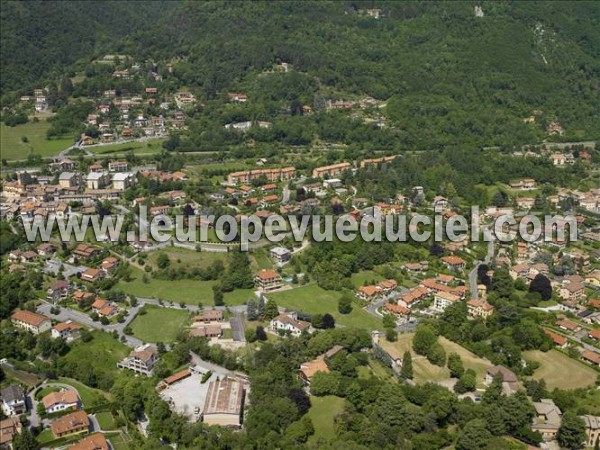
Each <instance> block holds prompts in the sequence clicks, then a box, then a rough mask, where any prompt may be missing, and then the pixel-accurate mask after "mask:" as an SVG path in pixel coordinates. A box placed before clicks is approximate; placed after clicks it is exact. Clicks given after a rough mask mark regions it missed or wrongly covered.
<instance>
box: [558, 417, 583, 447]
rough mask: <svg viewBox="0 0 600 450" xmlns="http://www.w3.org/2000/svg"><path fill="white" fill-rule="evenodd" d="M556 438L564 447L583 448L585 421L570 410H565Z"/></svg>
mask: <svg viewBox="0 0 600 450" xmlns="http://www.w3.org/2000/svg"><path fill="white" fill-rule="evenodd" d="M556 440H557V441H558V443H559V444H560V446H561V447H564V448H569V449H579V448H583V447H584V443H585V440H586V432H585V422H584V421H583V419H582V418H581V417H579V416H578V415H577V414H576V413H574V412H573V411H571V410H569V411H566V412H565V413H564V415H563V417H562V422H561V424H560V428H559V429H558V433H557V434H556Z"/></svg>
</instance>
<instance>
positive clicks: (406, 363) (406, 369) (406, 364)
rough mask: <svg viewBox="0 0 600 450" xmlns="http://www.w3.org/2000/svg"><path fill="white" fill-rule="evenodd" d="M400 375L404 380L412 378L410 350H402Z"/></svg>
mask: <svg viewBox="0 0 600 450" xmlns="http://www.w3.org/2000/svg"><path fill="white" fill-rule="evenodd" d="M400 376H401V377H402V378H404V379H405V380H412V378H413V366H412V356H411V354H410V352H408V351H407V352H404V356H403V357H402V369H400Z"/></svg>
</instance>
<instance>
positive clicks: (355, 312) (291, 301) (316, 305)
mask: <svg viewBox="0 0 600 450" xmlns="http://www.w3.org/2000/svg"><path fill="white" fill-rule="evenodd" d="M340 295H341V294H340V293H339V292H336V291H326V290H325V289H321V288H320V287H319V286H317V285H316V284H309V285H307V286H301V287H298V288H295V289H290V290H287V291H281V292H274V293H271V294H267V298H269V299H273V300H275V302H276V303H277V305H278V306H283V307H285V308H291V309H295V310H298V311H302V312H305V313H308V314H325V313H330V314H331V315H332V316H333V317H334V318H335V321H336V323H339V324H341V325H345V326H348V327H357V328H366V329H368V330H376V329H380V328H382V324H381V320H379V319H378V318H377V317H375V316H372V315H371V314H369V313H367V312H366V311H364V310H362V309H361V308H359V307H358V306H357V305H353V308H352V312H351V313H350V314H340V313H339V312H338V299H339V297H340Z"/></svg>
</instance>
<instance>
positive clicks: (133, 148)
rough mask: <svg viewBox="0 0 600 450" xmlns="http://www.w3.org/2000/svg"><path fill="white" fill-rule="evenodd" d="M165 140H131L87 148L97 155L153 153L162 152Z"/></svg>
mask: <svg viewBox="0 0 600 450" xmlns="http://www.w3.org/2000/svg"><path fill="white" fill-rule="evenodd" d="M164 141H166V139H165V138H160V139H151V140H149V141H131V142H123V143H122V144H109V145H99V146H97V147H86V149H87V150H89V151H90V152H92V153H96V154H97V155H116V154H125V153H129V152H133V153H144V154H145V153H148V154H151V153H160V152H161V150H162V143H163V142H164Z"/></svg>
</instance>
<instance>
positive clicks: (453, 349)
mask: <svg viewBox="0 0 600 450" xmlns="http://www.w3.org/2000/svg"><path fill="white" fill-rule="evenodd" d="M439 342H440V344H442V347H444V350H446V354H448V355H449V354H450V353H458V355H460V357H461V359H462V361H463V364H464V366H465V369H471V370H474V371H475V373H476V374H477V380H478V381H480V382H481V381H482V380H483V378H484V377H485V372H486V370H487V369H489V368H490V367H492V366H493V364H492V363H491V362H490V361H488V360H487V359H482V358H480V357H479V356H477V355H476V354H474V353H472V352H470V351H469V350H467V349H466V348H464V347H462V346H461V345H459V344H457V343H456V342H452V341H449V340H448V339H446V338H445V337H443V336H442V337H440V338H439Z"/></svg>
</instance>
